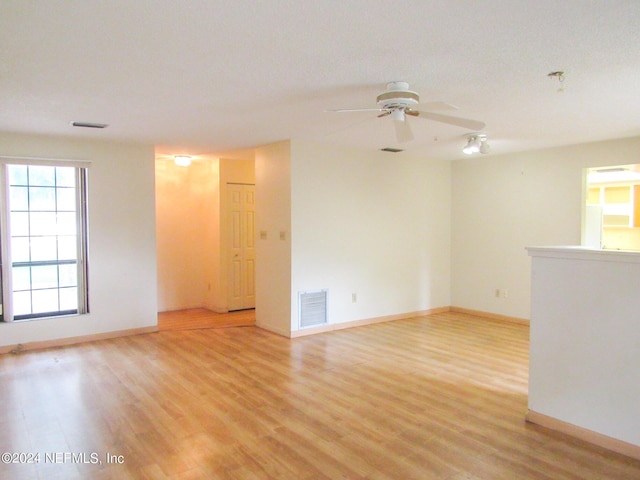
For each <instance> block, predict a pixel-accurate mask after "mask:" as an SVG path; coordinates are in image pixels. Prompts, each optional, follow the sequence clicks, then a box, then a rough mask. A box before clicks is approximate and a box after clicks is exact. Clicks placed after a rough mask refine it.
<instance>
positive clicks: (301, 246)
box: [259, 141, 451, 330]
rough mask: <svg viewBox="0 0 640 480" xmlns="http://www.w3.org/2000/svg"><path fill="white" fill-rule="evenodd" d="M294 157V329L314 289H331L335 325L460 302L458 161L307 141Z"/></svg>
mask: <svg viewBox="0 0 640 480" xmlns="http://www.w3.org/2000/svg"><path fill="white" fill-rule="evenodd" d="M291 152H292V153H291V163H292V167H291V185H292V186H291V189H292V194H291V209H292V210H291V218H292V221H291V223H292V235H291V240H292V248H291V256H292V283H291V298H290V301H291V305H292V312H293V315H292V319H291V329H292V330H297V329H298V318H297V317H298V313H297V308H298V305H297V304H298V292H300V291H305V290H317V289H322V288H327V289H328V290H329V296H328V299H329V304H328V314H329V322H330V323H342V322H348V321H355V320H363V319H369V318H377V317H383V316H387V315H397V314H404V313H411V312H417V311H422V310H427V309H431V308H437V307H443V306H448V305H449V304H450V297H449V288H450V271H449V269H450V263H449V262H450V246H449V244H450V216H451V210H450V203H451V202H450V198H451V197H450V195H451V192H450V164H449V163H448V162H443V161H434V160H428V159H424V158H415V157H411V156H410V154H408V153H402V154H396V155H394V154H389V153H385V152H379V151H373V152H365V151H360V150H353V149H344V148H338V147H335V146H328V145H321V144H316V143H309V142H302V141H293V142H292V150H291ZM259 261H262V257H260V259H259ZM353 293H355V294H356V296H357V301H356V302H355V303H353V302H352V294H353Z"/></svg>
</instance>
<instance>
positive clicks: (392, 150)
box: [380, 147, 404, 153]
mask: <svg viewBox="0 0 640 480" xmlns="http://www.w3.org/2000/svg"><path fill="white" fill-rule="evenodd" d="M380 151H381V152H390V153H400V152H404V150H402V149H401V148H391V147H386V148H381V149H380Z"/></svg>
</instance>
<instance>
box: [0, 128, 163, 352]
mask: <svg viewBox="0 0 640 480" xmlns="http://www.w3.org/2000/svg"><path fill="white" fill-rule="evenodd" d="M0 155H7V156H22V157H47V158H58V159H74V160H88V161H90V162H91V166H90V167H89V174H88V193H89V199H88V203H89V255H88V257H89V288H90V290H89V301H90V310H91V312H90V313H89V314H87V315H82V316H70V317H58V318H51V319H44V320H33V321H27V322H24V321H23V322H14V323H5V324H0V346H7V345H16V344H18V343H28V342H36V341H46V340H54V339H62V338H67V337H75V336H82V335H92V334H98V333H105V332H110V331H118V330H128V329H136V328H143V327H150V326H154V325H156V324H157V294H156V242H155V210H154V152H153V146H151V145H132V144H116V143H106V142H100V141H89V140H87V141H85V140H81V139H66V138H53V137H44V136H34V135H19V134H13V133H0Z"/></svg>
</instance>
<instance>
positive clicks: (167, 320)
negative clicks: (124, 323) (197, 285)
mask: <svg viewBox="0 0 640 480" xmlns="http://www.w3.org/2000/svg"><path fill="white" fill-rule="evenodd" d="M255 324H256V312H255V310H253V309H251V310H239V311H236V312H229V313H216V312H212V311H211V310H207V309H205V308H191V309H188V310H175V311H170V312H160V313H159V314H158V329H159V330H163V331H164V330H199V329H203V328H229V327H250V326H252V325H255Z"/></svg>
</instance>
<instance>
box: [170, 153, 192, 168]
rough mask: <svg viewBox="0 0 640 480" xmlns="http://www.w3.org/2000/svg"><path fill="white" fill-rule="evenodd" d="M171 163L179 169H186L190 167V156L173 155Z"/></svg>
mask: <svg viewBox="0 0 640 480" xmlns="http://www.w3.org/2000/svg"><path fill="white" fill-rule="evenodd" d="M173 161H174V162H176V165H178V166H179V167H188V166H189V165H191V156H190V155H175V156H174V157H173Z"/></svg>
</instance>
